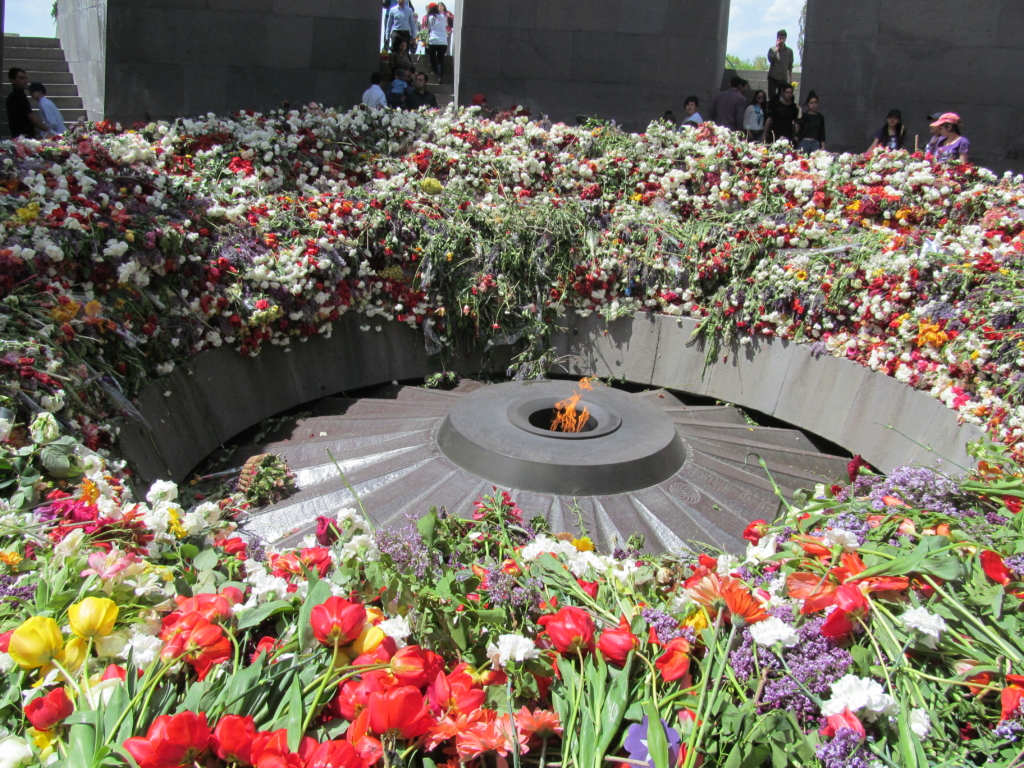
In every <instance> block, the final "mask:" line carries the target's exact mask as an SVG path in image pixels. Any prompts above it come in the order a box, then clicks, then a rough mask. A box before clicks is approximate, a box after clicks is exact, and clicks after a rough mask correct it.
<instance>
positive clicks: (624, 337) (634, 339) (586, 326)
mask: <svg viewBox="0 0 1024 768" xmlns="http://www.w3.org/2000/svg"><path fill="white" fill-rule="evenodd" d="M658 340H659V329H658V322H657V319H656V318H654V317H653V316H648V315H643V314H638V315H634V316H632V317H628V318H623V319H620V320H615V321H613V322H612V323H606V322H605V320H604V318H603V317H601V316H600V315H590V316H589V317H586V318H581V317H579V316H572V317H570V318H568V319H567V320H566V322H565V324H564V326H563V329H562V330H560V331H559V333H558V334H557V335H556V336H555V338H554V339H553V341H552V346H553V347H554V349H555V351H556V355H557V356H558V357H559V362H558V363H556V366H555V369H556V370H560V371H564V372H565V373H569V374H571V375H573V376H600V377H602V378H612V379H625V380H626V381H634V382H640V383H643V384H649V383H651V380H652V376H653V373H654V361H655V360H656V359H657V353H658Z"/></svg>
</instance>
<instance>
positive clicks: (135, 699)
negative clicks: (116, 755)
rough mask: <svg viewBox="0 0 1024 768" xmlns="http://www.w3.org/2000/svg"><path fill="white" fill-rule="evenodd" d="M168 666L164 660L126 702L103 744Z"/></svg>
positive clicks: (109, 738)
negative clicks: (151, 676) (150, 677)
mask: <svg viewBox="0 0 1024 768" xmlns="http://www.w3.org/2000/svg"><path fill="white" fill-rule="evenodd" d="M170 667H171V662H169V661H168V662H164V663H163V664H162V665H161V667H160V669H159V670H157V671H156V672H155V673H154V675H153V678H152V679H151V680H149V681H148V682H147V683H146V685H144V686H143V687H142V689H141V690H140V691H139V692H138V693H137V694H135V696H134V697H133V698H132V700H131V701H129V702H128V706H127V707H125V708H124V711H123V712H122V713H121V715H120V716H119V717H118V718H117V722H115V723H114V727H113V728H111V729H110V730H109V731H107V738H106V740H105V741H104V742H103V746H107V745H108V744H110V740H111V738H113V737H114V735H115V734H116V733H117V732H118V731H119V730H120V728H121V723H123V722H124V719H125V718H126V717H127V716H128V713H129V712H131V711H132V710H134V709H135V705H136V704H138V703H139V700H140V699H141V698H142V697H143V696H144V695H145V694H146V693H147V691H152V690H153V688H154V687H156V684H157V683H158V682H160V680H161V678H163V676H164V674H165V673H166V672H167V670H168V669H170ZM147 702H148V698H147ZM143 712H145V708H143Z"/></svg>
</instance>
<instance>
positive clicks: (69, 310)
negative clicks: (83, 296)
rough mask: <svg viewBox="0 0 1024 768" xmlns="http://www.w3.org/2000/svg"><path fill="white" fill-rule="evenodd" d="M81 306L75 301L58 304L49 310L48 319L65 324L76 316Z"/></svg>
mask: <svg viewBox="0 0 1024 768" xmlns="http://www.w3.org/2000/svg"><path fill="white" fill-rule="evenodd" d="M81 306H82V305H81V304H79V303H78V302H77V301H69V302H68V303H67V304H58V305H57V306H56V307H54V308H53V309H51V310H50V317H52V318H53V319H54V320H56V321H57V322H58V323H66V322H67V321H68V320H71V319H73V318H74V317H75V315H77V314H78V310H79V308H81Z"/></svg>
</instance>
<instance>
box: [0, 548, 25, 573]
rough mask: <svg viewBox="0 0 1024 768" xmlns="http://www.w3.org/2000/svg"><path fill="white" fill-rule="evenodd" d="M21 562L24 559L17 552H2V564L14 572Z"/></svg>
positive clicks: (0, 557)
mask: <svg viewBox="0 0 1024 768" xmlns="http://www.w3.org/2000/svg"><path fill="white" fill-rule="evenodd" d="M21 561H22V557H21V555H19V554H18V553H17V552H6V551H5V552H0V563H3V564H4V565H6V566H7V567H8V568H10V569H11V570H12V571H13V570H16V569H17V567H18V563H20V562H21Z"/></svg>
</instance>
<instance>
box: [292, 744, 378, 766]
mask: <svg viewBox="0 0 1024 768" xmlns="http://www.w3.org/2000/svg"><path fill="white" fill-rule="evenodd" d="M304 768H365V764H364V763H363V756H362V755H361V754H359V752H357V751H356V748H355V747H353V746H352V745H351V744H349V743H348V742H347V741H345V740H344V739H339V740H337V741H325V742H324V743H323V744H321V745H320V746H319V747H317V748H316V750H315V751H314V752H313V754H312V755H310V756H309V758H308V759H307V760H306V765H305V767H304Z"/></svg>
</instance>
